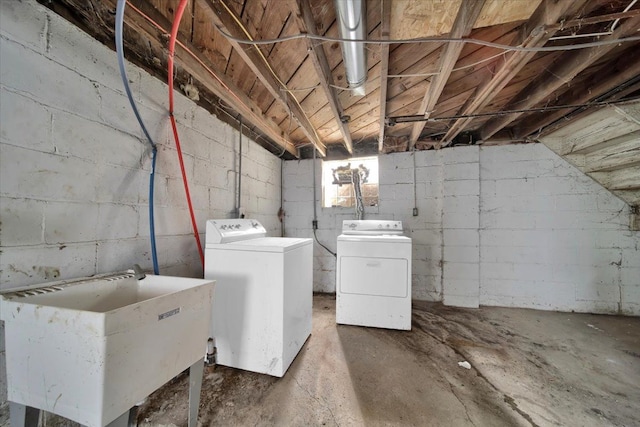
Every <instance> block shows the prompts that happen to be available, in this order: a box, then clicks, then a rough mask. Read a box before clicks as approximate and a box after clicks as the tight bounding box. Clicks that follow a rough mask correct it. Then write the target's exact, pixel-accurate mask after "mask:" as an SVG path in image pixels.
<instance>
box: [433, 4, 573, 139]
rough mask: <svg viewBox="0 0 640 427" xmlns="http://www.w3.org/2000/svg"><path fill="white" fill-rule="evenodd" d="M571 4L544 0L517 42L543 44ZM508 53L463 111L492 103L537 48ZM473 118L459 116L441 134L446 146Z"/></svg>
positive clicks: (532, 45)
mask: <svg viewBox="0 0 640 427" xmlns="http://www.w3.org/2000/svg"><path fill="white" fill-rule="evenodd" d="M570 7H574V5H573V4H572V2H568V1H564V2H558V1H555V0H543V1H542V2H541V3H540V5H539V6H538V8H537V9H536V10H535V12H534V13H533V15H531V18H529V20H528V21H527V22H526V23H525V24H524V25H523V26H522V28H521V29H520V31H519V34H518V38H517V39H516V40H515V41H514V45H515V46H523V47H540V46H544V45H545V44H546V43H547V41H549V39H550V38H551V37H552V36H553V35H554V34H555V33H556V30H548V29H547V28H549V26H551V25H553V24H555V23H556V22H558V20H560V19H561V18H562V17H563V15H564V14H565V13H566V12H567V10H568V9H569V8H570ZM506 55H509V56H508V58H507V59H506V60H505V61H504V62H503V63H502V65H500V67H499V68H498V69H497V70H496V71H495V73H494V74H493V77H492V78H491V79H490V80H488V81H487V82H485V83H484V84H483V85H481V86H480V87H479V88H478V90H477V91H476V93H475V94H474V95H473V96H472V97H471V98H469V100H468V101H467V103H466V104H465V106H464V107H463V109H462V112H461V113H460V115H468V114H474V113H476V112H478V111H479V110H480V109H481V108H483V107H485V106H486V105H487V104H489V103H490V102H491V101H492V100H493V99H494V98H495V97H496V95H498V93H500V91H501V90H502V89H504V87H505V86H506V85H507V84H508V83H509V82H510V81H511V79H513V78H514V77H515V76H516V75H517V74H518V72H520V70H521V69H522V68H524V66H525V65H527V63H528V62H529V61H530V60H531V58H533V57H534V56H535V52H525V51H515V52H511V53H510V54H509V53H507V54H506ZM472 120H473V118H461V119H458V120H456V121H455V122H454V123H453V124H452V125H451V126H450V127H449V130H448V131H447V133H446V134H445V136H444V137H443V138H442V141H443V146H446V145H448V144H449V143H451V141H452V140H453V139H454V138H455V137H456V136H457V135H458V134H459V133H460V132H461V131H463V130H464V129H465V128H466V126H467V125H468V124H469V123H470V122H471V121H472Z"/></svg>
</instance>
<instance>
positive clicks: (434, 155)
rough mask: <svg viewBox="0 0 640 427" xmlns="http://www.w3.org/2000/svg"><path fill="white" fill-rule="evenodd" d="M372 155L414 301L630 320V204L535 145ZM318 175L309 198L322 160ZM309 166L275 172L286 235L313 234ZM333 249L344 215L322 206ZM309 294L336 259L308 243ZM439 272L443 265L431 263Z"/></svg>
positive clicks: (331, 286)
mask: <svg viewBox="0 0 640 427" xmlns="http://www.w3.org/2000/svg"><path fill="white" fill-rule="evenodd" d="M412 156H413V154H412V153H398V154H388V155H381V156H380V157H379V167H380V171H379V180H380V202H379V207H377V208H369V207H367V208H365V218H367V219H394V220H401V221H403V224H404V229H405V233H406V234H407V235H408V236H410V237H411V238H412V239H413V297H414V298H415V299H420V300H430V301H443V302H444V303H445V304H447V305H454V306H464V307H477V306H478V305H493V306H507V307H526V308H535V309H542V310H562V311H572V310H574V311H581V312H595V313H621V314H629V315H640V233H639V232H634V231H630V230H629V216H630V209H629V206H628V205H626V204H625V203H624V202H622V201H621V200H620V199H618V198H617V197H615V196H614V195H612V194H611V193H609V192H608V191H607V190H606V189H604V188H603V187H601V186H600V185H599V184H598V183H596V182H595V181H593V180H592V179H591V178H589V177H587V176H586V175H584V174H583V173H582V172H580V171H579V170H578V169H576V168H574V167H573V166H571V165H570V164H569V163H567V162H566V161H564V160H563V159H562V158H560V157H558V156H557V155H556V154H554V153H553V152H552V151H550V150H549V149H547V148H546V147H545V146H544V145H541V144H530V145H513V146H501V147H478V146H474V147H456V148H447V149H444V150H440V151H421V152H417V153H415V156H416V157H415V160H416V192H417V195H418V208H419V216H417V217H413V216H412V208H413V158H412ZM317 162H318V165H317V168H316V173H317V182H318V189H317V192H318V198H319V197H320V196H319V195H320V194H321V189H320V187H319V185H320V184H319V183H320V169H321V161H320V160H318V161H317ZM312 169H313V168H312V160H303V161H288V162H285V166H284V188H283V192H284V200H285V202H284V209H285V211H286V217H285V233H286V235H287V236H296V237H313V234H312V231H311V221H312V218H313V204H312V200H313V195H312V193H313V187H312V183H313V177H312V174H311V171H312ZM317 211H318V221H319V230H318V233H317V234H318V239H319V240H320V241H321V242H323V243H324V244H326V245H327V246H328V247H329V248H330V249H331V250H332V251H335V248H336V238H337V236H338V235H339V234H340V229H341V225H342V220H343V219H353V218H354V210H353V209H346V208H321V207H320V203H319V202H318V204H317ZM314 256H315V260H314V268H315V271H314V281H315V283H314V290H316V291H320V292H335V259H334V258H333V256H331V255H329V254H328V253H327V252H326V251H325V250H324V249H322V248H321V247H320V246H318V245H317V244H316V245H315V247H314ZM441 266H442V267H441Z"/></svg>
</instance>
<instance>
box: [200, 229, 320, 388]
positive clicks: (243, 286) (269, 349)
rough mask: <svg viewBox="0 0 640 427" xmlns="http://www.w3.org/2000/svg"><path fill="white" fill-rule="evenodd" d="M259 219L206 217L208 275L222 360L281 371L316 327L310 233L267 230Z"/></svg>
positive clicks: (273, 372)
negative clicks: (313, 323) (290, 234)
mask: <svg viewBox="0 0 640 427" xmlns="http://www.w3.org/2000/svg"><path fill="white" fill-rule="evenodd" d="M266 234H267V233H266V230H265V229H264V227H263V226H262V225H261V224H260V223H259V222H258V221H256V220H252V219H223V220H209V221H207V234H206V249H205V272H204V276H205V278H215V280H216V281H217V283H216V289H215V290H214V293H213V306H212V318H211V331H212V336H213V338H214V340H215V346H216V350H217V356H216V362H217V363H218V364H220V365H224V366H230V367H233V368H239V369H244V370H247V371H253V372H259V373H263V374H269V375H273V376H276V377H282V376H283V375H284V374H285V372H286V371H287V369H288V368H289V365H290V364H291V362H292V361H293V359H294V358H295V357H296V355H297V354H298V352H299V351H300V349H301V348H302V345H303V344H304V343H305V341H306V340H307V338H308V337H309V335H310V334H311V305H312V298H313V286H312V281H313V264H312V263H313V246H312V240H311V239H306V238H305V239H303V238H286V237H266Z"/></svg>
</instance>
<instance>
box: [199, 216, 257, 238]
mask: <svg viewBox="0 0 640 427" xmlns="http://www.w3.org/2000/svg"><path fill="white" fill-rule="evenodd" d="M266 235H267V230H265V228H264V227H263V226H262V224H260V223H259V222H258V221H256V220H255V219H245V218H241V219H210V220H208V221H207V244H209V243H213V244H217V243H230V242H238V241H240V240H248V239H256V238H259V237H265V236H266Z"/></svg>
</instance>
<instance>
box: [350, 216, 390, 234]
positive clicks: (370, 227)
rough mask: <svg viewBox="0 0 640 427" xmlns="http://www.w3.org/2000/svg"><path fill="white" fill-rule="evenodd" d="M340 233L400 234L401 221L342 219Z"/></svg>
mask: <svg viewBox="0 0 640 427" xmlns="http://www.w3.org/2000/svg"><path fill="white" fill-rule="evenodd" d="M342 234H353V235H357V234H360V235H384V234H393V235H401V234H402V221H382V220H376V219H365V220H355V219H354V220H348V219H346V220H344V221H342Z"/></svg>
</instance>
